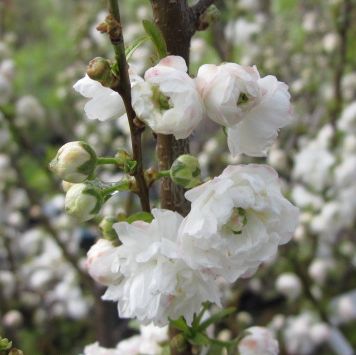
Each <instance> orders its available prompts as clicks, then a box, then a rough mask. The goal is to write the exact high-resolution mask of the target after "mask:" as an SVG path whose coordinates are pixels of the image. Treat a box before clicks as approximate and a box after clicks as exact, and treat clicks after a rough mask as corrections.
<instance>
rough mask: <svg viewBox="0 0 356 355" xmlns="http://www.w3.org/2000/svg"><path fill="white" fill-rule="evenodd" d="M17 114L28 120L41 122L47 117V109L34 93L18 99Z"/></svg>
mask: <svg viewBox="0 0 356 355" xmlns="http://www.w3.org/2000/svg"><path fill="white" fill-rule="evenodd" d="M16 114H17V115H18V116H22V117H23V118H25V119H27V120H37V121H39V122H41V120H43V119H44V118H45V114H46V113H45V111H44V109H43V107H42V106H41V104H40V103H39V101H38V100H37V99H36V98H35V97H34V96H32V95H27V96H22V97H21V98H20V99H19V100H17V101H16Z"/></svg>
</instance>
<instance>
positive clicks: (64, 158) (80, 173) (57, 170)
mask: <svg viewBox="0 0 356 355" xmlns="http://www.w3.org/2000/svg"><path fill="white" fill-rule="evenodd" d="M96 160H97V157H96V154H95V151H94V150H93V148H92V147H91V146H90V145H89V144H87V143H85V142H82V141H77V142H69V143H67V144H65V145H64V146H62V147H61V148H60V149H59V150H58V152H57V155H56V156H55V158H54V159H53V160H52V161H51V162H50V164H49V168H50V170H51V171H52V172H53V173H54V174H56V175H57V176H58V177H60V178H61V179H63V180H64V181H68V182H73V183H78V182H83V181H85V180H86V179H88V177H89V176H90V175H92V174H93V172H94V170H95V167H96Z"/></svg>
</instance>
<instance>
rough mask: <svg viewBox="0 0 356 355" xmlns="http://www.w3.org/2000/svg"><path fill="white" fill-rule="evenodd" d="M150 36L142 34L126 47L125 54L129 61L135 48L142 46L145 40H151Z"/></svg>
mask: <svg viewBox="0 0 356 355" xmlns="http://www.w3.org/2000/svg"><path fill="white" fill-rule="evenodd" d="M149 38H150V37H148V36H147V35H142V36H139V37H137V38H136V39H134V40H133V41H132V42H131V43H130V44H129V45H128V46H127V47H126V48H125V55H126V60H127V61H129V60H130V58H131V56H132V54H134V52H135V50H136V49H137V48H138V47H140V46H141V45H142V44H143V43H144V42H146V41H147V40H149Z"/></svg>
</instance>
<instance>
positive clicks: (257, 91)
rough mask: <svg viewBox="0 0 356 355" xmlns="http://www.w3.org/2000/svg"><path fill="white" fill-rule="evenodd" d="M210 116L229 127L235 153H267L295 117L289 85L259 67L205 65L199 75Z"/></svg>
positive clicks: (229, 141) (228, 131)
mask: <svg viewBox="0 0 356 355" xmlns="http://www.w3.org/2000/svg"><path fill="white" fill-rule="evenodd" d="M197 83H198V87H199V91H200V93H201V96H202V98H203V101H204V104H205V108H206V111H207V115H208V116H209V118H211V119H212V120H214V121H215V122H217V123H219V124H221V125H223V126H226V127H227V136H228V146H229V149H230V151H231V154H232V155H234V156H236V155H237V154H239V153H244V154H247V155H251V156H264V155H266V151H267V149H268V148H269V147H270V146H271V145H272V143H273V142H274V140H275V139H276V137H277V135H278V130H279V129H280V128H282V127H284V126H285V125H287V124H289V123H290V122H291V120H292V114H291V105H290V95H289V92H288V86H287V85H286V84H284V83H282V82H280V81H278V80H277V79H276V77H274V76H271V75H269V76H266V77H264V78H260V74H259V72H258V71H257V69H256V67H247V66H241V65H239V64H234V63H225V64H221V65H219V66H216V65H211V64H205V65H203V66H201V67H200V68H199V71H198V75H197Z"/></svg>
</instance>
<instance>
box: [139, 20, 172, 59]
mask: <svg viewBox="0 0 356 355" xmlns="http://www.w3.org/2000/svg"><path fill="white" fill-rule="evenodd" d="M142 24H143V28H144V29H145V32H146V33H147V35H148V36H149V37H150V39H151V41H152V43H153V44H154V45H155V47H156V49H157V53H158V56H159V57H160V58H164V57H166V56H167V54H168V51H167V45H166V41H165V40H164V38H163V34H162V32H161V31H160V29H159V28H158V27H157V26H156V25H155V24H154V23H153V22H151V21H148V20H143V21H142Z"/></svg>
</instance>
